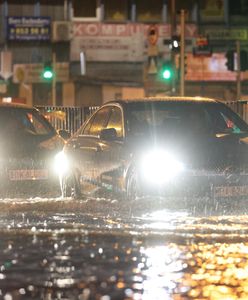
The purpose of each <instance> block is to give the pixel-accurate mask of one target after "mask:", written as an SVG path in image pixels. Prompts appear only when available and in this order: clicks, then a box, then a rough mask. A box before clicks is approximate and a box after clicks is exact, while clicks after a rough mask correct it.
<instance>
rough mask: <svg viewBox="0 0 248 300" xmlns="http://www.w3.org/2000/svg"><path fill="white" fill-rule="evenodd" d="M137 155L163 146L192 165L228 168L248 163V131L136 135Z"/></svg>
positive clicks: (135, 146) (195, 166)
mask: <svg viewBox="0 0 248 300" xmlns="http://www.w3.org/2000/svg"><path fill="white" fill-rule="evenodd" d="M130 145H132V146H131V147H132V148H133V152H134V157H136V159H137V157H138V156H140V153H141V152H142V153H143V152H146V151H149V149H153V148H159V149H163V150H165V151H166V152H168V153H171V154H173V156H174V157H176V158H177V159H178V160H180V161H182V162H183V163H185V164H186V165H187V166H189V167H190V168H204V169H221V170H222V169H226V168H229V167H232V168H233V167H235V168H240V167H244V166H248V133H243V134H241V133H240V134H231V133H227V134H215V135H195V134H191V135H184V136H182V135H174V136H153V137H147V136H146V138H145V139H144V138H141V137H140V138H136V139H135V141H130Z"/></svg>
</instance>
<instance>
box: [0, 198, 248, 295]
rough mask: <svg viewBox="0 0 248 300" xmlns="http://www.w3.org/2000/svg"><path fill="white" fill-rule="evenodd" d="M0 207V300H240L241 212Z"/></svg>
mask: <svg viewBox="0 0 248 300" xmlns="http://www.w3.org/2000/svg"><path fill="white" fill-rule="evenodd" d="M13 202H14V203H13ZM135 205H136V204H135ZM0 206H1V208H2V210H1V215H0V216H1V218H0V234H1V240H0V299H4V300H16V299H17V300H23V299H25V300H26V299H36V300H37V299H83V300H92V299H93V300H95V299H99V300H112V299H118V300H119V299H120V300H122V299H123V300H124V299H125V300H131V299H134V300H148V299H149V300H150V299H152V300H157V299H158V300H160V299H161V300H164V299H173V300H185V299H212V300H215V299H216V300H217V299H225V300H227V299H243V300H244V299H248V288H247V287H248V241H247V235H248V216H247V215H244V214H242V212H239V213H236V214H233V215H217V216H204V217H202V216H192V214H191V213H189V211H187V210H175V209H165V208H164V207H161V208H160V209H159V208H158V207H156V208H153V209H151V208H152V203H151V205H149V206H148V205H147V206H145V207H142V205H141V204H140V206H136V211H134V212H133V214H132V216H131V217H130V214H129V211H128V208H127V207H125V206H126V205H125V204H123V203H122V202H120V201H119V202H118V201H115V202H112V201H111V200H109V199H105V200H104V199H95V200H92V201H89V200H85V199H82V200H80V201H74V202H73V201H71V199H66V200H61V199H48V200H47V201H44V200H42V201H41V202H39V201H38V200H37V199H35V200H34V201H31V202H30V203H28V201H21V200H19V201H12V202H11V203H7V201H6V203H5V204H3V203H1V204H0Z"/></svg>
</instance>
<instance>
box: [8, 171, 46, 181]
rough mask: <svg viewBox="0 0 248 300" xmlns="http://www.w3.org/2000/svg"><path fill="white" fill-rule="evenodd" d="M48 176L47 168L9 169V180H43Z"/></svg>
mask: <svg viewBox="0 0 248 300" xmlns="http://www.w3.org/2000/svg"><path fill="white" fill-rule="evenodd" d="M47 178H48V170H44V169H42V170H9V179H10V180H13V181H14V180H43V179H47Z"/></svg>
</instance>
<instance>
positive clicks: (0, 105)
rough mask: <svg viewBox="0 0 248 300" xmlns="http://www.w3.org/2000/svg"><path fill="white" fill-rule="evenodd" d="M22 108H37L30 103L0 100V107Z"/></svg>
mask: <svg viewBox="0 0 248 300" xmlns="http://www.w3.org/2000/svg"><path fill="white" fill-rule="evenodd" d="M1 107H5V108H20V109H36V108H34V107H32V106H30V105H27V104H22V103H6V102H0V108H1Z"/></svg>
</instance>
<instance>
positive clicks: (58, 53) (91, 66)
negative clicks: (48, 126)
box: [0, 0, 248, 106]
mask: <svg viewBox="0 0 248 300" xmlns="http://www.w3.org/2000/svg"><path fill="white" fill-rule="evenodd" d="M0 9H1V19H0V22H1V25H2V26H1V30H0V44H1V67H0V76H1V81H0V97H1V98H3V97H13V98H17V99H21V101H22V100H23V101H24V102H26V103H29V104H33V105H52V104H53V105H65V106H88V105H99V104H101V103H103V102H105V101H107V100H111V99H115V98H129V97H139V96H143V95H147V96H151V95H152V96H154V95H171V94H175V95H176V94H179V90H180V76H179V74H180V70H179V69H178V59H179V54H178V53H177V52H176V51H175V52H174V51H172V50H171V47H170V43H171V37H172V36H180V34H181V22H182V10H183V11H184V19H185V63H184V65H185V69H186V73H185V95H189V96H192V95H201V96H209V97H217V98H220V99H223V100H227V101H231V100H236V99H237V95H238V97H239V95H248V88H247V87H246V85H247V78H248V72H247V71H243V72H241V74H240V80H239V83H240V87H238V85H237V73H238V72H235V71H233V72H232V71H229V70H228V69H227V66H226V53H227V51H228V50H234V51H236V50H237V47H239V48H240V49H241V50H242V51H243V52H245V53H246V51H247V50H248V49H247V47H248V45H247V39H248V18H247V13H248V0H236V1H231V0H218V1H217V0H214V1H212V0H200V1H199V0H198V1H197V0H188V1H185V0H153V1H144V0H121V1H116V0H22V1H19V0H1V1H0ZM202 38H203V39H205V40H207V42H208V48H207V50H206V49H205V50H206V51H205V50H204V51H201V47H199V45H200V44H199V41H200V40H201V39H202ZM172 52H173V53H172ZM171 60H173V62H174V63H175V70H174V79H173V80H172V81H165V80H163V79H162V78H161V76H160V73H161V68H162V66H163V64H164V62H166V61H171ZM46 64H50V65H51V66H52V67H53V70H54V72H55V74H56V76H55V79H54V80H50V81H47V80H45V79H44V78H43V77H42V71H43V69H44V66H45V65H46ZM179 65H180V63H179ZM239 88H240V89H241V91H240V92H238V89H239Z"/></svg>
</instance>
